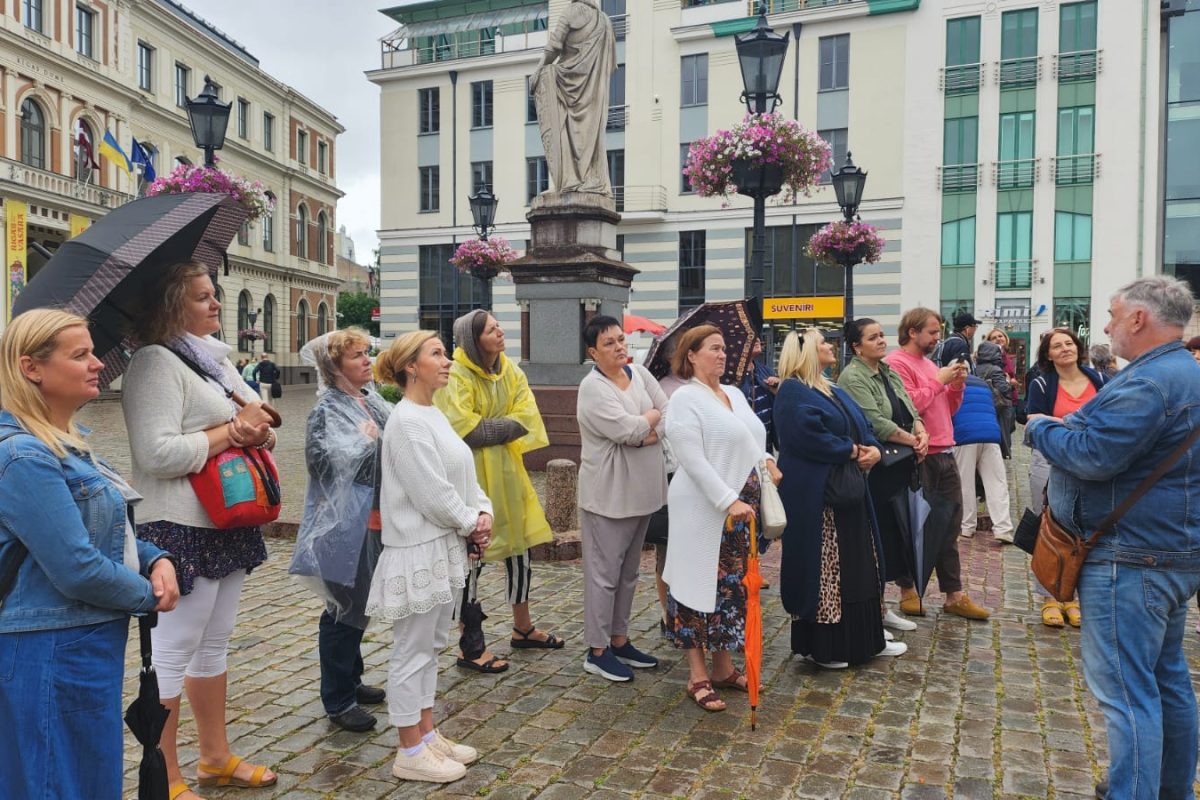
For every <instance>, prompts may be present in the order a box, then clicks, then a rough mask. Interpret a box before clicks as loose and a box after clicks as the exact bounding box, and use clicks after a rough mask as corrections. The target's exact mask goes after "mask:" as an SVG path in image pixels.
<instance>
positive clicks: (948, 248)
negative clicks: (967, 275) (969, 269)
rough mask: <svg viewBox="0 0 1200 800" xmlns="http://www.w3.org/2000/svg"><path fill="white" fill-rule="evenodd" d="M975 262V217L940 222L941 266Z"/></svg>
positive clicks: (964, 264) (965, 264)
mask: <svg viewBox="0 0 1200 800" xmlns="http://www.w3.org/2000/svg"><path fill="white" fill-rule="evenodd" d="M974 263H975V218H974V217H966V218H964V219H956V220H951V221H950V222H943V223H942V266H943V267H955V266H967V265H972V264H974Z"/></svg>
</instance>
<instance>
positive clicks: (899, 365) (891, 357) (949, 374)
mask: <svg viewBox="0 0 1200 800" xmlns="http://www.w3.org/2000/svg"><path fill="white" fill-rule="evenodd" d="M898 338H899V342H900V349H898V350H893V351H892V352H890V353H888V354H887V356H885V357H884V361H886V362H887V363H888V366H890V367H891V368H892V369H894V370H895V371H896V374H898V375H899V376H900V379H901V380H902V381H903V382H904V388H905V390H907V391H908V396H909V397H910V398H912V401H913V405H914V406H915V407H916V409H917V413H919V414H920V415H921V421H922V422H923V423H925V430H926V431H927V432H928V433H929V455H928V456H926V457H925V461H924V462H922V464H921V485H922V487H923V488H924V490H925V494H926V495H928V496H930V497H940V498H942V499H944V500H945V501H946V502H950V503H953V504H954V505H955V506H957V507H958V511H957V512H956V513H955V514H954V518H953V519H951V520H950V522H949V526H950V531H949V532H947V534H946V536H945V545H944V546H943V548H942V552H941V553H939V554H938V560H937V562H936V567H937V576H938V587H939V588H940V589H941V590H942V592H944V593H945V595H946V602H945V605H944V606H943V609H945V611H946V612H947V613H950V614H956V615H958V616H960V617H965V618H966V619H987V618H988V616H990V612H989V611H988V610H987V609H986V608H982V607H981V606H978V605H976V604H975V603H973V602H972V601H971V598H970V597H968V596H967V595H966V594H965V593H964V592H963V585H962V567H961V565H960V563H959V559H958V529H959V527H960V526H961V525H962V483H961V481H960V479H959V477H958V466H957V464H955V462H954V423H953V421H952V420H951V416H952V415H953V414H954V412H955V411H956V410H957V409H958V407H959V406H960V405H961V404H962V398H963V384H964V382H965V381H966V378H967V365H966V363H965V362H964V363H956V364H951V365H949V366H945V367H942V368H941V369H939V368H938V367H937V365H936V364H934V363H933V362H932V361H930V360H929V359H928V358H927V356H928V355H929V354H930V353H932V352H933V351H934V348H936V347H937V343H938V340H939V339H941V338H942V317H941V315H940V314H938V313H937V312H936V311H933V310H932V309H928V308H914V309H912V310H911V311H908V312H905V314H904V316H903V317H902V318H901V319H900V330H899V337H898ZM897 583H898V584H899V585H900V592H901V598H900V610H901V611H903V612H904V613H905V614H908V615H910V616H924V615H925V610H924V608H923V607H922V605H921V598H920V596H919V595H918V594H917V590H916V589H915V588H914V587H913V585H912V583H911V582H910V581H907V580H899V581H897ZM905 584H907V585H905Z"/></svg>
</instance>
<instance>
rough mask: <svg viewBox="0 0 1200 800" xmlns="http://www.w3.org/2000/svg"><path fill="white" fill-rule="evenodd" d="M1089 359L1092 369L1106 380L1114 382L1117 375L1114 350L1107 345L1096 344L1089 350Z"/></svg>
mask: <svg viewBox="0 0 1200 800" xmlns="http://www.w3.org/2000/svg"><path fill="white" fill-rule="evenodd" d="M1088 358H1089V359H1090V360H1091V362H1092V369H1094V370H1096V372H1099V373H1100V374H1101V375H1103V376H1104V377H1105V378H1106V379H1108V380H1112V379H1113V378H1114V377H1116V374H1117V360H1116V359H1115V358H1113V354H1112V349H1111V348H1110V347H1109V346H1108V345H1106V344H1094V345H1092V346H1091V347H1089V348H1088Z"/></svg>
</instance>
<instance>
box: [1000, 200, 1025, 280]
mask: <svg viewBox="0 0 1200 800" xmlns="http://www.w3.org/2000/svg"><path fill="white" fill-rule="evenodd" d="M1032 254H1033V214H1032V213H1031V212H1029V211H1017V212H1013V213H1002V214H997V215H996V288H997V289H1001V290H1003V289H1028V288H1029V287H1030V284H1031V281H1032V275H1033V271H1032V267H1033V264H1032V261H1031V259H1032Z"/></svg>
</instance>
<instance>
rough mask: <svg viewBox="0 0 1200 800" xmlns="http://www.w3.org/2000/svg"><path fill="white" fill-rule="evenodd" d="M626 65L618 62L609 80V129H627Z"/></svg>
mask: <svg viewBox="0 0 1200 800" xmlns="http://www.w3.org/2000/svg"><path fill="white" fill-rule="evenodd" d="M625 112H626V108H625V65H624V64H617V68H616V69H615V70H613V74H612V76H611V77H610V78H609V80H608V130H610V131H623V130H625V120H626V116H627V115H626V113H625Z"/></svg>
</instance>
